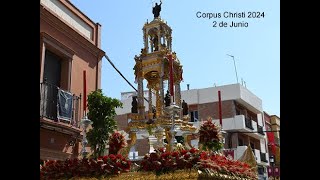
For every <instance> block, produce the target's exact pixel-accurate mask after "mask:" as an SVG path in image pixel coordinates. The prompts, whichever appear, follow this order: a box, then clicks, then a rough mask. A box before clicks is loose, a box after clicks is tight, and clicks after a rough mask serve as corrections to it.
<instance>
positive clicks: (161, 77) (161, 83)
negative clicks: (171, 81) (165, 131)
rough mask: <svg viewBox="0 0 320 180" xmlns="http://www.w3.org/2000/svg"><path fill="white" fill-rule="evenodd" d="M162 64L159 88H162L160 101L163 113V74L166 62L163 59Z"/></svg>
mask: <svg viewBox="0 0 320 180" xmlns="http://www.w3.org/2000/svg"><path fill="white" fill-rule="evenodd" d="M161 63H162V65H161V68H160V82H159V88H160V102H162V106H161V114H162V109H163V108H164V89H163V88H164V87H163V76H164V63H163V61H161Z"/></svg>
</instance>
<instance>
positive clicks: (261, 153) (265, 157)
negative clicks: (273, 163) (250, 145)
mask: <svg viewBox="0 0 320 180" xmlns="http://www.w3.org/2000/svg"><path fill="white" fill-rule="evenodd" d="M260 159H261V161H262V162H265V163H268V160H267V154H266V153H263V152H260Z"/></svg>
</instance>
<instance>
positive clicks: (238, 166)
mask: <svg viewBox="0 0 320 180" xmlns="http://www.w3.org/2000/svg"><path fill="white" fill-rule="evenodd" d="M196 168H197V169H199V170H201V171H203V172H207V171H208V170H209V171H211V172H215V173H218V174H224V175H230V176H236V177H239V178H247V179H257V172H256V170H255V169H254V168H252V167H251V166H250V165H249V164H247V163H245V162H241V161H237V160H231V159H228V158H226V157H225V156H223V155H219V154H211V155H209V156H206V158H201V159H200V161H199V162H198V163H197V165H196Z"/></svg>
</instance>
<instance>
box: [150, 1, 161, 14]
mask: <svg viewBox="0 0 320 180" xmlns="http://www.w3.org/2000/svg"><path fill="white" fill-rule="evenodd" d="M161 4H162V1H160V4H159V5H158V3H156V5H155V6H154V7H153V8H152V13H153V15H154V18H157V17H159V16H160V11H161Z"/></svg>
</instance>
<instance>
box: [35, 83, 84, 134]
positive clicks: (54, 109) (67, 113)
mask: <svg viewBox="0 0 320 180" xmlns="http://www.w3.org/2000/svg"><path fill="white" fill-rule="evenodd" d="M80 105H81V97H78V96H75V95H74V94H71V93H70V92H66V91H63V90H62V89H61V88H59V87H57V86H54V85H52V84H50V83H46V82H43V83H40V119H41V120H43V121H45V122H48V123H49V124H50V125H53V124H54V123H52V122H56V123H58V124H60V125H63V126H66V127H73V128H79V122H80ZM50 120H51V121H52V122H50Z"/></svg>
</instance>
